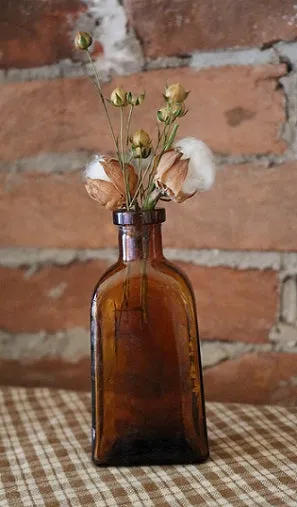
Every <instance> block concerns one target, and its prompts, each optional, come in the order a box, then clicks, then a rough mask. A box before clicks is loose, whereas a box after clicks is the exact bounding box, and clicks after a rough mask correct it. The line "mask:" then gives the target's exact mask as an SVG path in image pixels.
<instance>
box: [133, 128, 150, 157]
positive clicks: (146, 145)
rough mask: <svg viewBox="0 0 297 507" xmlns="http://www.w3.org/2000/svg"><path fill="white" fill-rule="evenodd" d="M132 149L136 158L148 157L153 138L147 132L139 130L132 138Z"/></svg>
mask: <svg viewBox="0 0 297 507" xmlns="http://www.w3.org/2000/svg"><path fill="white" fill-rule="evenodd" d="M131 143H132V151H133V155H134V157H135V158H147V157H148V156H149V155H150V153H151V151H152V148H151V144H152V140H151V138H150V136H149V135H148V133H147V132H145V131H144V130H142V129H141V130H138V131H137V132H135V134H134V135H133V137H132V139H131Z"/></svg>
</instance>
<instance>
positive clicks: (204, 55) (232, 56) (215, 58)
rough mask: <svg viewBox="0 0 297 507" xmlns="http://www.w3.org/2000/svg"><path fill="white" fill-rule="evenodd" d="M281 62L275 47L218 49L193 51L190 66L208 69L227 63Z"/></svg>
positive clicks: (257, 63) (260, 63) (256, 63)
mask: <svg viewBox="0 0 297 507" xmlns="http://www.w3.org/2000/svg"><path fill="white" fill-rule="evenodd" d="M278 62H279V57H278V54H277V52H276V51H275V50H274V49H273V48H269V49H265V50H261V49H258V48H247V49H229V50H228V49H226V50H217V51H206V52H202V51H199V52H198V51H196V52H194V53H192V57H191V61H190V67H192V68H194V69H207V68H208V67H225V66H226V65H232V66H233V65H236V66H237V65H263V64H267V63H271V64H275V63H278Z"/></svg>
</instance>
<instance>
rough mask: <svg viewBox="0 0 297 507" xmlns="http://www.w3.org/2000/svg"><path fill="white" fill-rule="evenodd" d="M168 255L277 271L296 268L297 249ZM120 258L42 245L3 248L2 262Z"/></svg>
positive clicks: (111, 251)
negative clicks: (285, 252) (42, 247)
mask: <svg viewBox="0 0 297 507" xmlns="http://www.w3.org/2000/svg"><path fill="white" fill-rule="evenodd" d="M165 255H166V256H167V257H168V259H171V260H177V261H182V262H190V263H192V264H196V265H200V266H207V267H216V266H225V267H230V268H235V269H240V270H244V269H258V270H264V269H272V270H274V271H278V270H279V269H280V267H282V269H284V270H285V272H287V271H286V270H287V268H286V263H287V262H288V268H289V269H291V270H292V266H295V265H296V268H297V252H296V253H290V254H289V256H286V255H283V254H281V253H278V252H255V251H253V252H251V251H240V250H239V251H232V250H230V251H229V250H205V249H201V250H184V249H179V248H165ZM97 259H101V260H109V261H111V262H113V261H114V260H116V259H117V249H116V248H102V249H98V250H95V249H94V250H93V249H85V250H79V249H77V250H76V249H39V248H0V265H2V266H6V267H10V268H18V267H21V266H29V267H31V266H36V265H38V266H44V265H48V264H54V265H60V266H65V265H67V264H70V263H72V262H75V261H80V262H85V261H90V260H97Z"/></svg>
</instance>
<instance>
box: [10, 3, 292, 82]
mask: <svg viewBox="0 0 297 507" xmlns="http://www.w3.org/2000/svg"><path fill="white" fill-rule="evenodd" d="M88 4H89V2H88ZM97 21H99V24H98V26H96V22H97ZM126 21H127V20H126V18H125V14H124V10H123V7H122V6H121V5H120V4H119V3H118V2H117V1H116V0H100V1H99V0H92V1H91V5H90V9H89V11H88V15H87V13H83V14H82V15H81V16H80V17H79V19H78V22H77V24H76V26H75V29H74V31H73V35H74V33H75V31H76V30H89V31H90V32H92V34H93V36H94V39H95V40H99V41H100V42H101V43H102V45H103V46H104V57H99V58H97V60H96V61H95V64H96V68H97V70H98V71H99V72H100V76H101V78H102V81H103V82H106V81H108V80H110V79H111V77H112V76H114V75H119V76H120V75H129V74H133V73H135V72H141V71H144V70H152V69H165V68H178V67H185V66H190V67H191V68H193V69H197V70H200V69H206V68H212V67H222V66H226V65H237V66H240V65H252V66H257V65H262V64H277V63H279V62H280V61H288V62H289V63H290V65H291V66H292V68H293V69H294V68H296V62H297V54H296V47H297V43H289V42H282V43H277V44H275V45H274V46H273V47H271V48H269V49H265V50H261V49H259V48H256V47H252V48H245V49H229V50H226V51H223V50H218V51H199V52H198V51H194V52H193V53H192V54H189V55H188V56H186V57H182V58H181V57H175V56H174V57H159V58H156V59H154V60H152V59H145V58H144V56H143V53H142V49H141V44H140V42H139V41H138V40H137V38H136V36H135V33H134V31H133V30H132V29H131V28H128V31H127V22H126ZM84 56H85V55H84ZM84 56H83V61H79V62H74V61H71V60H69V59H64V60H61V61H60V62H59V63H57V64H53V65H48V66H42V67H35V68H30V69H13V68H12V69H8V70H1V71H0V83H6V82H22V81H32V80H41V79H55V78H61V77H76V76H77V77H79V76H84V75H86V74H89V75H91V74H92V73H93V71H92V68H91V66H90V65H89V63H88V62H87V59H86V58H84ZM78 57H79V56H78Z"/></svg>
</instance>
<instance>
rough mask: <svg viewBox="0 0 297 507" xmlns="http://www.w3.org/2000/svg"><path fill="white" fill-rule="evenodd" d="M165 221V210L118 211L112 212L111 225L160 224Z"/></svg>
mask: <svg viewBox="0 0 297 507" xmlns="http://www.w3.org/2000/svg"><path fill="white" fill-rule="evenodd" d="M165 220H166V212H165V208H155V209H151V210H139V211H126V210H122V209H119V210H115V211H114V212H113V223H114V224H115V225H137V224H146V225H149V224H160V223H162V222H165Z"/></svg>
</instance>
